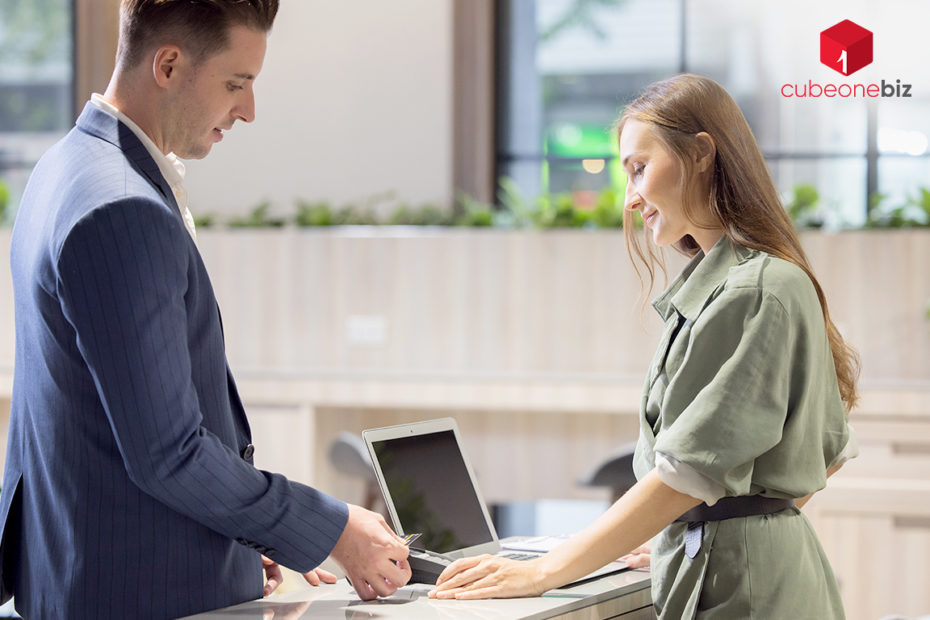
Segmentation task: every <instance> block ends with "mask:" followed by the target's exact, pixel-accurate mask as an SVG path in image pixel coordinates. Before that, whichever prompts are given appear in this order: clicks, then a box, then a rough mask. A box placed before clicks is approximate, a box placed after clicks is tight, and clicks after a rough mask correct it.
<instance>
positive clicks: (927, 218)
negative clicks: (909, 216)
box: [906, 187, 930, 226]
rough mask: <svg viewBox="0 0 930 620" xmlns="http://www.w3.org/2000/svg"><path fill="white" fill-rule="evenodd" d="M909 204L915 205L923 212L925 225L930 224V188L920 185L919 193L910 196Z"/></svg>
mask: <svg viewBox="0 0 930 620" xmlns="http://www.w3.org/2000/svg"><path fill="white" fill-rule="evenodd" d="M906 204H907V205H908V206H913V207H914V208H915V209H918V210H919V211H920V212H921V213H922V214H923V225H924V226H930V189H927V188H926V187H918V188H917V195H916V196H913V197H911V198H908V200H907V203H906Z"/></svg>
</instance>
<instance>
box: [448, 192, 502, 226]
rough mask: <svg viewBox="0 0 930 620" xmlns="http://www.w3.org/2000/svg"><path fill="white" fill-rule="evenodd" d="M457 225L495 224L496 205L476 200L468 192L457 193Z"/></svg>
mask: <svg viewBox="0 0 930 620" xmlns="http://www.w3.org/2000/svg"><path fill="white" fill-rule="evenodd" d="M455 211H456V214H455V225H456V226H471V227H489V226H493V225H494V207H492V206H491V205H487V204H484V203H483V202H480V201H478V200H475V199H474V198H472V197H471V196H469V195H468V194H467V193H465V192H463V191H459V192H458V193H457V194H456V209H455Z"/></svg>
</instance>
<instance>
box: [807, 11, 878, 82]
mask: <svg viewBox="0 0 930 620" xmlns="http://www.w3.org/2000/svg"><path fill="white" fill-rule="evenodd" d="M820 62H822V63H823V64H825V65H827V66H828V67H830V68H831V69H835V70H836V71H839V72H840V73H842V74H843V75H852V74H853V73H855V72H856V71H858V70H859V69H861V68H862V67H865V66H866V65H868V64H871V62H872V32H871V31H870V30H866V29H865V28H863V27H862V26H860V25H859V24H856V23H854V22H851V21H849V20H848V19H844V20H843V21H841V22H840V23H838V24H836V25H835V26H831V27H829V28H827V29H826V30H824V31H823V32H821V33H820Z"/></svg>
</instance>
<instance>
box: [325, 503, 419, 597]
mask: <svg viewBox="0 0 930 620" xmlns="http://www.w3.org/2000/svg"><path fill="white" fill-rule="evenodd" d="M408 554H409V550H408V549H407V546H406V545H405V544H404V541H403V540H401V539H400V537H399V536H397V535H396V534H395V533H394V532H392V531H391V529H390V528H389V527H388V524H387V523H385V522H384V517H382V516H381V515H379V514H377V513H374V512H371V511H370V510H365V509H364V508H361V507H360V506H354V505H352V504H349V521H348V522H347V523H346V527H345V530H343V532H342V536H340V537H339V540H338V541H336V546H335V547H333V551H332V553H331V555H332V558H333V559H334V560H336V562H338V563H339V565H340V566H342V568H343V570H345V572H346V577H348V578H349V581H350V582H351V583H352V587H354V588H355V591H356V592H357V593H358V595H359V596H360V597H361V598H362V600H365V601H370V600H371V599H373V598H377V597H379V596H390V595H391V594H394V592H396V591H397V588H399V587H401V586H403V585H405V584H406V583H407V581H409V580H410V565H409V564H408V563H407V555H408Z"/></svg>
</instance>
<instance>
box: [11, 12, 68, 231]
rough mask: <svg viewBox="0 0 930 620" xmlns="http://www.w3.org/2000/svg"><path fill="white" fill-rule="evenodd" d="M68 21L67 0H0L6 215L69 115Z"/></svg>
mask: <svg viewBox="0 0 930 620" xmlns="http://www.w3.org/2000/svg"><path fill="white" fill-rule="evenodd" d="M72 23H73V6H72V2H71V0H29V1H28V2H23V1H22V0H0V183H2V184H3V186H4V187H5V189H6V191H7V192H8V194H9V202H8V204H7V205H6V211H7V214H6V219H8V220H10V219H12V213H11V212H12V211H13V210H14V209H15V205H16V204H17V203H18V200H19V197H20V196H21V194H22V190H23V188H24V187H25V185H26V180H27V178H28V177H29V173H30V172H31V171H32V167H33V166H34V165H35V163H36V161H38V159H39V157H41V156H42V154H43V153H44V152H45V151H46V150H47V149H48V148H49V147H50V146H51V145H52V144H54V143H55V142H56V141H57V140H58V139H60V138H61V136H62V135H64V134H65V133H66V132H67V131H68V130H69V129H70V127H71V125H72V122H73V119H74V110H73V95H72V93H73V90H74V89H73V83H74V80H73V76H74V68H73V47H74V46H73V36H72V31H73V28H72ZM2 193H3V189H0V194H2ZM0 200H2V198H0Z"/></svg>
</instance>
